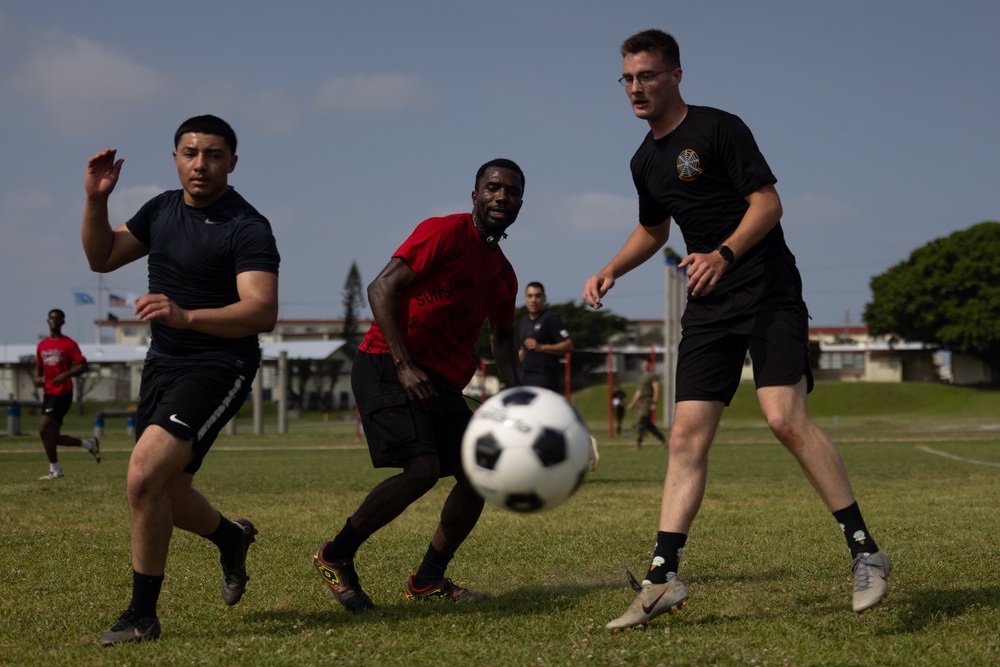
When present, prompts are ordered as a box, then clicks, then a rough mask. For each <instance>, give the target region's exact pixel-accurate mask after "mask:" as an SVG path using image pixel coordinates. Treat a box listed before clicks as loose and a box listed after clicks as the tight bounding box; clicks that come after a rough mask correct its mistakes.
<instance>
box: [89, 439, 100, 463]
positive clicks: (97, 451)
mask: <svg viewBox="0 0 1000 667" xmlns="http://www.w3.org/2000/svg"><path fill="white" fill-rule="evenodd" d="M90 442H91V443H93V445H94V446H93V447H92V448H91V449H89V450H87V451H89V452H90V455H91V456H93V457H94V460H95V461H97V462H98V463H100V462H101V441H100V440H98V439H97V438H90Z"/></svg>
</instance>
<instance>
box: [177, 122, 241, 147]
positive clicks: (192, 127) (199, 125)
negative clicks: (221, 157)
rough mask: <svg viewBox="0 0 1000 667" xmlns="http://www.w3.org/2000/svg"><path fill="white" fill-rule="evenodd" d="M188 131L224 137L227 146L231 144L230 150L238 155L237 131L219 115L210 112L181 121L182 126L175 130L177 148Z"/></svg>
mask: <svg viewBox="0 0 1000 667" xmlns="http://www.w3.org/2000/svg"><path fill="white" fill-rule="evenodd" d="M188 132H194V133H196V134H213V135H215V136H217V137H222V140H223V141H225V142H226V145H227V146H229V150H230V152H231V153H232V154H233V155H236V133H235V132H233V128H232V127H231V126H230V125H229V123H227V122H226V121H224V120H222V119H221V118H219V117H218V116H212V115H208V114H206V115H204V116H194V117H192V118H188V119H187V120H186V121H184V122H183V123H181V126H180V127H178V128H177V131H176V132H174V148H177V146H178V144H180V142H181V137H183V136H184V135H185V134H187V133H188Z"/></svg>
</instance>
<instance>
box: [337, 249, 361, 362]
mask: <svg viewBox="0 0 1000 667" xmlns="http://www.w3.org/2000/svg"><path fill="white" fill-rule="evenodd" d="M343 304H344V328H343V333H342V337H343V339H344V341H345V343H346V347H347V349H348V350H349V351H350V352H351V354H353V353H354V350H357V348H358V343H359V342H360V339H361V334H360V332H359V331H358V316H359V315H360V314H361V310H362V309H363V308H365V307H366V305H367V304H366V302H365V291H364V288H363V286H362V284H361V272H360V271H358V265H357V262H351V269H350V270H349V271H348V272H347V280H345V281H344V292H343Z"/></svg>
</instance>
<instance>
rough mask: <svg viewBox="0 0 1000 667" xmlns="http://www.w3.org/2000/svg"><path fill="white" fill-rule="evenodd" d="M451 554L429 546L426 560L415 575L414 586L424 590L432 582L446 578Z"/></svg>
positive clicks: (425, 555) (425, 556)
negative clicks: (448, 554) (445, 572)
mask: <svg viewBox="0 0 1000 667" xmlns="http://www.w3.org/2000/svg"><path fill="white" fill-rule="evenodd" d="M451 559H452V557H451V556H445V555H444V554H443V553H441V552H440V551H438V550H437V549H435V548H434V546H433V545H429V546H428V547H427V553H425V554H424V560H423V562H421V563H420V567H419V568H418V569H417V573H416V574H415V575H413V587H414V588H416V589H418V590H422V589H424V588H427V587H428V586H430V585H431V584H433V583H435V582H438V581H441V580H442V579H444V571H445V570H447V569H448V563H450V562H451Z"/></svg>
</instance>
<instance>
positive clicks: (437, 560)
mask: <svg viewBox="0 0 1000 667" xmlns="http://www.w3.org/2000/svg"><path fill="white" fill-rule="evenodd" d="M523 194H524V173H523V172H522V171H521V168H520V167H518V166H517V164H515V163H514V162H512V161H510V160H507V159H496V160H491V161H490V162H487V163H486V164H484V165H483V166H482V167H480V168H479V171H478V172H477V173H476V180H475V189H474V190H473V192H472V212H471V214H470V213H460V214H455V215H449V216H445V217H441V218H430V219H428V220H424V221H423V222H421V223H420V224H419V225H417V227H416V229H415V230H414V231H413V232H412V233H411V234H410V236H409V238H407V239H406V240H405V241H404V242H403V244H402V245H401V246H400V247H399V249H397V250H396V252H395V253H393V256H392V259H390V260H389V263H388V264H386V266H385V268H384V269H382V271H381V273H379V275H378V276H376V277H375V280H374V281H372V283H371V284H370V285H369V286H368V303H370V304H371V308H372V314H373V315H374V316H375V321H374V323H373V324H372V326H371V328H370V329H369V330H368V333H367V335H366V336H365V338H364V340H363V341H362V343H361V346H360V348H359V350H358V353H357V356H356V357H355V359H354V365H353V367H352V370H351V385H352V388H353V389H354V396H355V399H356V400H357V403H358V409H359V411H360V412H361V420H362V424H363V425H364V430H365V437H366V439H367V440H368V451H369V454H370V455H371V459H372V465H374V466H375V467H376V468H384V467H391V468H402V472H400V473H399V474H397V475H394V476H392V477H389V478H387V479H386V480H384V481H383V482H381V483H380V484H378V485H377V486H376V487H375V488H374V489H372V490H371V492H369V494H368V496H367V497H366V498H365V499H364V501H362V503H361V505H360V507H358V509H357V510H355V512H354V513H353V514H352V515H351V516H350V517H348V519H347V520H346V521H345V523H344V527H343V529H342V530H341V531H340V532H339V533H337V535H336V536H335V537H334V538H333V540H331V541H329V542H327V543H325V544H323V545H321V546H320V547H319V548H318V549H317V550H316V553H315V555H314V556H313V564H314V565H315V567H316V569H317V571H319V573H320V575H321V576H322V577H323V580H324V581H325V582H326V584H327V586H329V588H330V590H331V591H332V592H333V594H334V596H335V597H336V598H337V601H338V602H340V604H342V605H343V606H344V607H345V608H347V609H348V610H349V611H353V612H360V611H364V610H367V609H374V607H375V605H374V603H373V602H372V600H371V598H370V597H368V594H367V593H365V592H364V590H363V589H362V587H361V582H360V580H359V578H358V573H357V571H356V570H355V568H354V559H355V555H356V554H357V552H358V550H359V548H360V547H361V545H362V544H363V543H364V542H365V541H366V540H367V539H368V538H369V537H371V536H372V534H374V533H375V531H377V530H379V529H380V528H382V527H383V526H385V525H387V524H388V523H390V522H391V521H393V520H394V519H396V517H398V516H399V515H400V514H402V513H403V511H404V510H406V508H407V507H409V506H410V505H411V504H412V503H413V502H414V501H416V500H417V499H418V498H420V497H421V496H423V495H424V494H425V493H427V492H428V491H429V490H430V489H432V488H433V487H434V486H435V485H436V484H437V482H438V479H440V478H442V477H448V476H454V477H455V485H454V486H453V487H452V490H451V492H450V493H449V494H448V498H447V499H446V500H445V503H444V507H443V508H442V509H441V517H440V522H439V523H438V526H437V529H436V530H435V532H434V535H433V537H432V538H431V542H430V545H429V546H428V548H427V551H426V553H425V554H424V558H423V561H422V562H421V564H420V567H419V568H418V569H417V571H416V573H415V574H412V575H411V576H410V577H409V579H407V581H406V583H405V586H404V590H405V592H406V597H407V598H408V599H410V600H428V599H443V600H451V601H477V600H484V599H487V596H486V595H485V594H484V593H480V592H477V591H472V590H469V589H466V588H463V587H461V586H458V585H457V584H455V583H453V582H452V581H451V579H449V578H447V577H446V576H445V570H446V568H447V567H448V564H449V562H450V561H451V559H452V557H453V556H454V555H455V551H456V550H457V549H458V548H459V546H460V545H461V544H462V542H463V541H464V540H465V538H466V537H467V536H468V535H469V533H470V532H471V531H472V529H473V527H475V525H476V522H477V521H478V520H479V515H480V513H481V512H482V510H483V499H482V497H481V496H480V495H479V494H478V493H476V491H475V490H474V489H473V488H472V486H471V484H470V483H469V480H468V478H467V477H466V476H465V471H464V470H463V469H462V461H461V445H462V436H463V434H464V433H465V428H466V426H468V423H469V420H470V419H471V418H472V411H471V410H470V409H469V407H468V405H467V404H466V402H465V397H464V396H463V395H462V390H463V389H464V388H465V386H466V385H468V383H469V380H470V379H471V378H472V376H473V374H474V373H475V372H476V369H477V367H478V364H477V361H476V355H475V344H476V340H477V339H478V338H479V334H480V332H481V331H482V329H483V323H484V321H488V322H489V328H490V342H491V344H492V347H493V356H494V358H495V359H496V362H497V368H498V369H499V371H500V373H501V375H503V377H504V379H505V380H506V381H507V385H508V386H516V385H517V384H519V379H518V369H517V365H518V364H517V344H516V342H515V339H514V324H515V316H514V304H515V300H516V299H517V278H516V276H515V274H514V269H513V267H512V266H511V264H510V262H509V261H507V258H506V257H505V256H504V253H503V250H501V249H500V246H499V245H498V244H499V243H500V241H501V239H503V238H504V237H505V236H506V234H505V233H504V231H505V230H506V229H507V228H508V227H509V226H510V225H512V224H514V221H515V220H516V219H517V215H518V212H519V211H520V210H521V197H522V196H523Z"/></svg>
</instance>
